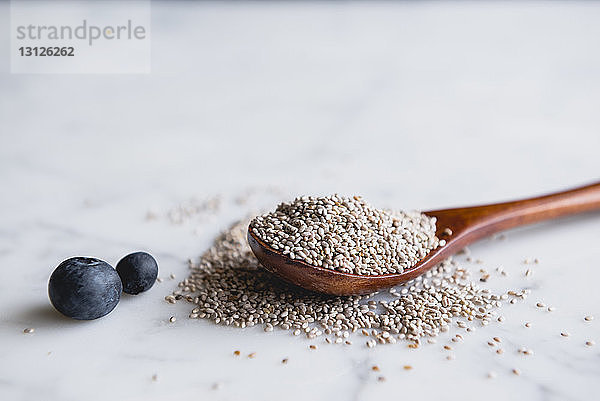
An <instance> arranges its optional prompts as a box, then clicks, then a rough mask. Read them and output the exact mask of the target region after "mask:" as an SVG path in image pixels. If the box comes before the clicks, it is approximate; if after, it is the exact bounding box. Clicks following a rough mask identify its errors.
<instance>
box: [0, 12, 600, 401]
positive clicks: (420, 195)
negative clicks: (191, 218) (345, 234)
mask: <svg viewBox="0 0 600 401" xmlns="http://www.w3.org/2000/svg"><path fill="white" fill-rule="evenodd" d="M8 14H9V13H8V4H7V3H2V4H0V15H1V16H2V17H1V18H2V20H0V24H1V25H2V26H8V23H9V21H8ZM599 20H600V5H598V4H596V3H568V4H564V3H558V2H551V3H538V2H536V3H516V2H515V3H512V2H511V3H478V2H477V3H476V2H459V3H442V2H427V3H412V2H405V3H388V2H385V3H369V4H366V3H355V2H350V3H326V4H320V3H316V2H308V3H305V4H304V3H296V2H285V3H280V4H268V3H260V2H258V3H249V4H237V3H225V4H213V3H203V4H196V3H192V2H184V3H168V4H162V3H154V4H153V9H152V73H151V74H148V75H60V76H56V75H11V74H10V73H9V69H10V68H9V64H10V63H9V57H8V56H7V55H8V46H9V37H8V35H5V36H2V39H1V41H0V51H1V52H2V53H1V54H5V56H4V57H3V58H2V66H1V67H0V68H2V71H3V72H2V74H1V75H0V139H1V146H0V188H2V190H1V193H2V195H1V196H0V268H1V269H2V270H1V273H2V276H1V277H2V279H1V280H0V304H1V305H2V307H0V361H1V362H0V398H2V399H6V400H13V399H15V400H20V399H22V400H30V399H44V400H81V399H86V400H95V399H98V400H107V399H111V398H112V399H124V400H136V399H144V400H148V399H164V398H165V397H169V398H171V399H175V398H179V397H183V396H186V397H187V398H189V397H194V398H196V399H212V398H214V399H223V400H238V399H242V398H244V399H248V400H268V399H290V400H295V399H298V400H300V399H302V400H304V399H314V400H320V399H341V400H372V399H378V398H380V397H382V396H386V397H390V396H393V397H395V398H399V397H419V398H422V399H439V398H441V397H450V398H455V396H459V395H460V396H461V397H462V398H464V399H469V398H475V397H478V398H479V397H483V396H485V397H486V398H489V399H498V400H503V399H509V398H512V399H518V398H520V399H525V398H526V399H530V400H564V399H572V400H584V399H595V398H597V397H596V396H597V394H598V392H599V391H600V384H598V381H597V377H598V375H599V374H600V367H599V366H600V365H599V364H598V361H599V357H600V353H599V351H598V350H599V349H600V346H597V347H595V348H586V347H585V345H584V342H585V341H586V340H588V339H592V340H596V341H599V342H600V329H599V326H598V324H600V322H599V321H594V322H592V323H584V322H583V320H582V317H583V316H585V315H587V314H596V316H597V318H598V319H599V320H600V307H599V305H600V293H599V292H598V291H597V282H598V280H599V279H600V273H598V267H599V265H598V260H599V258H600V247H599V246H598V243H599V240H600V230H598V228H599V225H600V216H599V215H598V214H597V213H596V214H589V215H586V216H580V217H574V218H570V219H566V220H562V221H560V222H555V223H547V224H543V225H539V226H536V227H532V228H525V229H520V230H518V231H513V232H510V233H508V239H507V240H506V241H493V240H485V241H482V242H481V243H479V244H477V245H475V246H474V247H473V248H472V251H473V255H474V257H477V258H481V259H482V260H483V261H484V264H483V265H475V264H468V263H466V262H465V263H466V264H465V266H470V269H471V270H472V271H473V272H474V274H477V272H478V269H479V268H481V267H482V266H484V267H485V268H487V269H488V270H490V271H493V270H494V269H495V268H496V267H497V266H499V265H502V266H504V268H505V269H506V270H507V271H509V272H510V276H509V277H508V278H505V279H502V278H500V277H496V276H494V278H493V279H492V280H490V283H489V285H490V286H491V287H492V288H496V289H498V290H502V289H504V290H505V289H507V288H531V289H532V295H531V296H530V298H528V299H527V300H526V301H525V302H524V303H520V304H518V305H507V306H505V307H503V310H502V314H504V315H505V316H506V318H507V320H506V322H505V323H504V324H498V323H494V324H492V325H490V326H488V327H486V328H481V329H478V330H477V331H476V332H475V333H473V334H472V335H469V336H468V337H467V338H466V339H465V342H464V343H463V344H459V345H456V346H455V348H456V350H455V351H454V353H455V355H456V359H455V360H454V361H447V360H445V358H444V357H445V352H444V351H443V350H442V349H441V347H442V345H443V344H445V343H447V342H448V340H449V337H442V338H440V339H439V340H438V344H436V345H432V346H429V347H424V348H423V349H419V350H410V349H408V348H406V345H405V344H397V345H396V346H387V347H379V348H377V349H375V350H368V349H366V348H365V347H364V342H363V341H362V340H360V339H357V340H356V341H355V344H354V345H353V346H352V347H346V348H344V347H333V346H329V347H327V346H325V344H322V340H320V341H319V342H318V345H319V350H318V351H310V350H309V349H308V344H309V342H308V340H304V339H299V338H296V337H291V336H289V334H288V333H283V332H280V331H275V332H274V333H263V332H262V331H261V330H260V329H256V330H245V331H241V330H235V329H231V328H222V327H216V326H214V325H213V324H210V323H208V322H204V321H189V320H188V319H187V318H186V316H187V314H188V313H189V310H190V309H191V306H189V305H184V304H177V305H168V304H166V303H165V302H164V300H163V297H164V296H165V295H167V294H168V293H169V292H170V291H171V290H173V289H174V288H175V286H176V282H177V281H170V280H166V281H164V282H163V283H160V284H157V285H156V286H155V287H154V288H153V289H152V290H151V291H150V292H148V293H146V294H144V295H141V296H139V297H135V298H133V297H123V299H122V301H121V303H120V305H119V306H118V307H117V309H116V310H115V311H114V312H113V313H111V314H110V315H109V316H107V317H106V318H104V319H100V320H98V321H94V322H87V323H82V322H73V321H69V320H67V319H63V318H62V317H60V316H59V315H58V314H57V313H55V312H54V311H53V310H52V309H51V307H50V306H49V303H48V300H47V295H46V286H47V279H48V277H49V275H50V273H51V271H52V269H53V268H54V267H55V266H56V265H57V264H58V263H59V262H60V261H61V260H63V259H65V258H67V257H69V256H73V255H93V256H97V257H100V258H103V259H105V260H107V261H109V262H111V263H115V262H116V261H117V260H118V259H119V258H120V257H121V256H123V255H124V254H126V253H129V252H131V251H134V250H138V249H144V250H148V251H150V252H152V253H153V254H155V255H156V256H157V258H158V260H159V263H160V268H161V275H162V276H163V277H167V276H168V275H169V274H170V273H174V274H176V276H177V278H178V279H181V278H183V277H185V275H186V273H187V267H186V265H185V261H186V259H187V258H188V257H196V256H198V255H199V254H200V253H201V252H202V251H203V250H204V249H206V247H207V246H208V245H209V244H210V242H211V240H212V238H213V236H214V234H215V233H217V232H219V231H220V230H222V229H224V228H225V227H226V226H227V224H229V223H230V222H232V221H234V220H235V219H237V218H239V217H241V216H243V215H244V214H246V213H247V212H249V207H250V206H247V207H242V206H239V205H235V203H234V202H231V201H230V200H231V199H232V198H233V197H235V196H237V195H238V194H240V193H242V192H244V191H246V190H247V189H248V188H250V189H252V188H255V189H256V188H258V189H259V193H258V194H257V195H256V196H255V198H254V199H255V200H254V201H253V202H254V203H253V204H252V207H263V206H273V205H274V203H275V202H276V200H277V199H275V198H276V196H273V194H272V191H269V192H268V191H266V190H264V188H267V187H271V186H276V187H280V188H282V192H283V193H284V194H287V195H288V196H293V195H296V194H304V193H311V194H326V193H332V192H340V193H344V194H354V193H359V194H362V195H363V196H364V197H365V198H366V199H368V200H370V201H371V202H372V203H374V204H375V205H377V206H382V207H383V206H389V207H396V208H407V209H411V208H419V209H423V210H427V209H433V208H442V207H450V206H459V205H466V204H476V203H482V202H492V201H500V200H506V199H509V198H517V197H522V196H528V195H534V194H538V193H543V192H548V191H552V190H558V189H562V188H566V187H571V186H574V185H578V184H583V183H586V182H591V181H594V180H596V181H597V180H598V179H600V159H599V157H598V149H600V131H599V127H600V113H598V110H599V108H600V107H599V106H600V51H599V49H600V24H598V21H599ZM260 191H264V194H262V195H261V192H260ZM267 192H268V193H267ZM215 194H221V196H222V198H223V199H224V203H225V204H226V205H228V206H227V207H224V208H223V209H222V210H221V211H220V212H219V214H218V216H216V217H214V218H211V219H207V220H205V221H204V222H202V223H198V224H194V225H193V226H192V225H183V226H173V225H170V224H168V222H167V221H165V220H164V219H162V220H161V219H159V220H158V221H156V222H147V221H145V219H144V216H145V214H146V212H147V210H149V209H154V210H158V211H164V210H167V209H168V208H170V207H172V206H173V205H176V204H178V203H179V202H182V201H185V200H186V199H189V197H191V196H194V195H196V196H199V197H208V196H212V195H215ZM526 257H537V258H539V259H540V260H541V263H540V265H539V266H535V267H534V270H535V274H534V276H533V277H532V278H531V279H529V280H525V279H524V278H523V276H522V275H523V271H524V270H525V268H526V266H525V265H523V264H522V260H523V259H524V258H526ZM459 260H460V261H461V262H464V260H465V259H464V257H460V258H459ZM538 301H543V302H545V303H547V304H552V305H554V306H556V307H557V310H556V311H555V312H552V313H548V312H544V311H540V310H538V309H537V308H536V307H535V303H536V302H538ZM171 315H176V316H177V317H178V320H177V322H176V323H175V324H168V323H166V321H167V320H168V318H169V316H171ZM525 321H532V322H533V323H534V327H533V328H531V329H525V328H524V327H523V323H524V322H525ZM25 327H35V328H36V331H35V333H34V334H32V335H25V334H23V332H22V331H23V329H24V328H25ZM563 330H568V331H569V332H570V333H571V336H570V337H569V338H568V339H565V338H563V337H561V336H560V335H559V332H560V331H563ZM496 335H497V336H500V337H502V338H503V340H504V343H503V344H504V345H503V347H504V348H505V354H503V356H498V355H496V354H495V353H493V352H492V351H491V350H490V349H489V347H488V346H487V345H486V342H487V341H488V340H489V339H490V338H491V337H493V336H496ZM520 346H527V347H530V348H532V349H533V350H534V352H535V355H533V356H530V357H525V356H521V355H518V354H517V352H516V350H517V348H518V347H520ZM235 349H240V350H242V352H243V353H244V355H246V354H247V353H249V352H253V351H255V352H257V358H256V359H253V360H248V359H247V358H244V357H243V358H240V360H237V359H235V358H234V357H233V356H232V352H233V350H235ZM48 352H51V354H50V355H48ZM283 357H289V358H290V363H289V364H288V365H287V366H285V367H282V366H281V364H280V363H279V361H280V360H281V358H283ZM372 364H378V365H379V366H380V367H381V369H382V371H381V374H382V375H384V376H386V378H387V381H386V382H385V383H379V382H377V381H376V380H375V374H373V373H372V372H370V369H369V368H370V366H371V365H372ZM405 364H410V365H412V366H413V367H414V369H413V370H411V371H405V370H404V369H403V368H402V366H403V365H405ZM515 367H517V368H519V369H521V371H522V374H521V376H519V377H517V376H514V375H513V374H512V373H511V372H510V371H511V369H512V368H515ZM489 371H495V372H496V373H497V375H498V378H497V379H495V380H489V379H487V378H486V374H487V373H488V372H489ZM153 374H157V375H158V381H157V382H152V380H151V377H152V375H153ZM216 382H222V383H223V388H222V389H220V390H212V385H213V384H214V383H216Z"/></svg>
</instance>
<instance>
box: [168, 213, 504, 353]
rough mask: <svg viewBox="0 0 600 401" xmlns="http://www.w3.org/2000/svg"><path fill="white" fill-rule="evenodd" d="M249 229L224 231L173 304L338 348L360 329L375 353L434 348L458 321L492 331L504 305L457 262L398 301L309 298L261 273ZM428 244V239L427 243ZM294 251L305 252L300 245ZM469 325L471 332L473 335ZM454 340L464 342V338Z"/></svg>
mask: <svg viewBox="0 0 600 401" xmlns="http://www.w3.org/2000/svg"><path fill="white" fill-rule="evenodd" d="M334 203H335V202H334ZM332 207H334V206H332ZM335 207H339V206H337V205H335ZM336 216H337V215H336ZM414 218H418V215H417V216H416V217H414ZM301 221H302V219H300V220H298V221H296V220H293V221H292V220H290V221H289V223H286V224H287V225H282V226H281V227H276V226H273V228H269V230H270V231H269V232H270V233H271V232H273V233H275V232H279V231H280V230H288V229H289V230H290V235H292V234H291V233H292V232H293V231H294V230H298V231H301V232H306V230H307V229H306V228H303V227H304V226H303V225H302V224H301ZM247 224H248V223H247V222H244V221H242V222H238V223H236V224H234V225H233V226H232V227H231V228H230V229H228V230H226V231H225V232H224V233H222V234H221V235H220V236H219V237H218V238H217V239H216V240H215V242H214V243H213V245H212V247H211V248H209V249H208V250H207V251H206V252H205V253H204V254H203V255H202V256H201V257H200V259H199V260H198V261H197V262H195V263H193V264H192V265H191V266H190V268H191V272H190V276H189V277H188V278H186V279H185V280H184V281H183V282H182V283H180V285H179V289H178V290H176V291H175V292H173V294H172V295H168V296H167V297H165V299H166V300H167V301H168V302H171V303H175V302H176V300H178V299H182V300H185V301H187V302H189V303H192V304H194V309H193V311H192V313H193V314H195V315H197V318H199V319H207V320H211V321H213V322H214V323H217V324H221V325H227V326H232V327H239V328H245V327H252V326H262V328H263V329H265V328H267V331H270V330H271V328H272V329H273V330H276V329H277V328H280V329H284V330H289V331H290V332H291V333H293V334H294V335H296V336H299V335H301V334H304V335H306V336H307V337H308V338H310V339H313V338H316V337H318V336H320V335H323V334H325V335H326V336H327V337H325V341H326V342H335V343H337V344H343V343H346V344H348V342H351V338H350V335H351V333H355V332H357V331H359V330H360V333H362V334H363V335H364V336H366V337H367V341H366V342H365V344H366V346H367V347H368V348H373V347H375V346H377V345H378V344H389V343H394V342H396V341H397V340H405V341H410V344H408V347H409V348H413V349H414V348H419V347H420V344H421V343H420V341H425V339H427V342H428V343H434V342H435V340H434V339H433V338H429V337H435V336H437V335H438V334H439V333H443V332H447V331H448V330H449V328H450V323H451V319H452V318H455V317H458V318H461V319H463V321H469V322H473V321H479V322H481V324H482V325H487V324H488V323H490V321H491V319H492V318H493V317H494V309H495V308H497V307H498V306H500V302H499V301H500V300H503V298H502V297H501V296H497V295H494V294H492V293H491V292H490V291H489V290H487V289H483V288H480V287H479V286H477V285H475V284H474V283H473V281H472V279H471V275H470V273H469V271H468V270H466V269H464V268H462V267H460V266H458V264H457V263H456V262H455V261H453V260H451V259H448V260H446V261H443V262H442V263H441V264H440V265H438V266H436V267H435V268H434V269H432V270H431V271H429V272H428V273H426V274H425V275H423V276H422V277H419V278H417V279H414V280H412V281H410V282H408V283H406V284H404V285H403V286H401V287H397V288H396V289H394V291H390V294H396V295H397V296H394V298H393V300H391V301H385V302H383V301H376V300H374V299H373V298H372V295H364V296H350V297H331V296H321V295H318V294H314V293H307V292H305V291H303V290H300V289H297V288H296V287H293V286H290V285H287V284H285V283H283V282H279V281H274V280H271V276H270V274H269V273H267V272H264V271H263V270H262V268H260V265H259V263H258V261H257V259H256V257H255V256H254V254H253V253H252V251H251V249H250V248H249V246H248V244H247V240H246V236H247V230H248V225H247ZM295 224H296V225H295ZM302 230H303V231H302ZM348 230H355V231H356V230H357V228H352V227H349V228H348ZM312 234H314V235H315V238H316V236H319V237H320V238H323V237H321V234H319V232H318V230H317V232H316V233H314V232H306V237H307V240H309V241H311V239H310V238H311V237H310V236H311V235H312ZM336 235H338V234H336V233H329V237H328V236H327V235H325V238H327V240H326V242H328V243H329V242H332V243H334V244H335V243H336V241H338V242H340V240H342V238H341V237H340V239H337V237H336ZM349 235H350V234H349ZM355 235H358V234H357V233H356V232H355ZM425 238H426V237H424V238H423V239H422V240H423V241H426V239H425ZM316 240H317V239H315V241H316ZM344 241H345V239H344ZM302 246H304V245H302ZM334 247H335V245H334ZM330 248H331V247H330ZM290 250H293V252H295V253H296V252H300V251H301V249H300V250H298V249H295V247H294V246H292V247H290ZM332 252H333V251H332ZM311 255H312V253H311ZM311 257H312V258H315V256H311ZM466 324H467V323H465V324H464V325H463V328H465V329H468V328H467V327H466ZM453 338H454V341H455V342H456V341H459V340H460V339H461V338H462V336H460V335H458V336H455V337H453ZM327 339H329V341H327ZM333 339H335V340H333ZM345 341H348V342H345Z"/></svg>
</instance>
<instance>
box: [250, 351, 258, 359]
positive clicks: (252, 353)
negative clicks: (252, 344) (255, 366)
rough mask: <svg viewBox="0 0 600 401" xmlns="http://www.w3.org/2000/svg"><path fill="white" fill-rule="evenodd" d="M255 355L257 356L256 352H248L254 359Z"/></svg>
mask: <svg viewBox="0 0 600 401" xmlns="http://www.w3.org/2000/svg"><path fill="white" fill-rule="evenodd" d="M254 357H256V352H251V353H249V354H248V358H250V359H253V358H254Z"/></svg>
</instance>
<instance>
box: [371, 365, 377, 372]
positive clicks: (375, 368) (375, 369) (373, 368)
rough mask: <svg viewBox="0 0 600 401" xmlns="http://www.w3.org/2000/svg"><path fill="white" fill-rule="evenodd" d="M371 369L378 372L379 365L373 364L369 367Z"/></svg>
mask: <svg viewBox="0 0 600 401" xmlns="http://www.w3.org/2000/svg"><path fill="white" fill-rule="evenodd" d="M371 370H372V371H373V372H379V366H377V365H373V366H372V367H371Z"/></svg>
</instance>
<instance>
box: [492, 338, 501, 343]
mask: <svg viewBox="0 0 600 401" xmlns="http://www.w3.org/2000/svg"><path fill="white" fill-rule="evenodd" d="M493 340H494V341H496V342H497V343H501V342H502V339H501V338H500V337H494V338H493Z"/></svg>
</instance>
